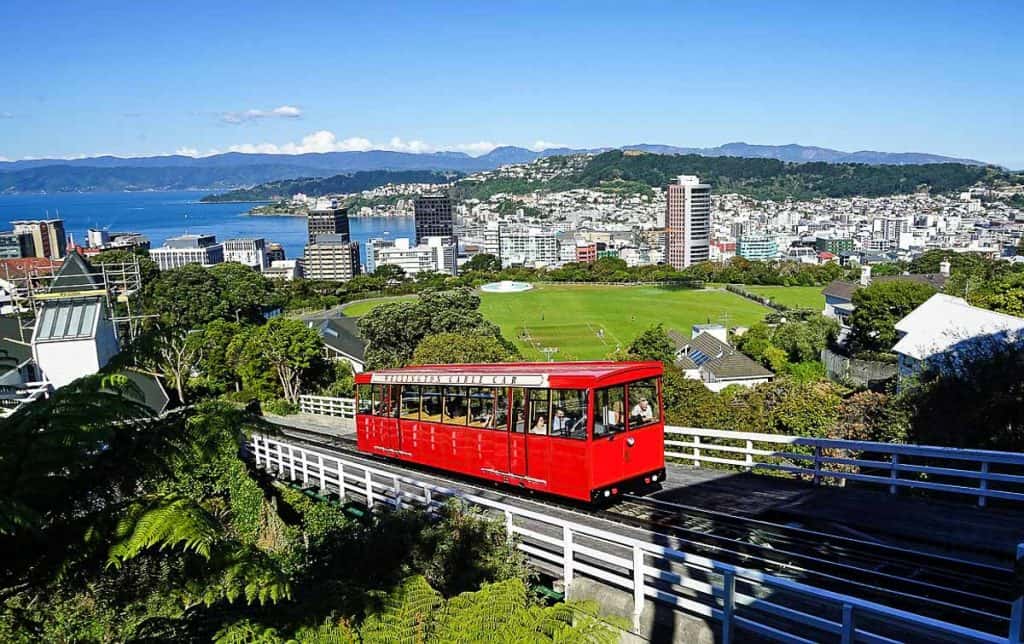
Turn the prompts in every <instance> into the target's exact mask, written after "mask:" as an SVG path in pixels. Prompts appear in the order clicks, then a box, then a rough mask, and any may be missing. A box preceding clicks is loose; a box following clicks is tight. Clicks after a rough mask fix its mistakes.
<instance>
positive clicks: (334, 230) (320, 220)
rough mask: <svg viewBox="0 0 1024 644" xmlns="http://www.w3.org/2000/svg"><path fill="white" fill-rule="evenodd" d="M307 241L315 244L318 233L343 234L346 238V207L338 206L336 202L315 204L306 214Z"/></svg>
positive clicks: (347, 233) (347, 232)
mask: <svg viewBox="0 0 1024 644" xmlns="http://www.w3.org/2000/svg"><path fill="white" fill-rule="evenodd" d="M306 227H307V232H308V235H309V243H310V244H315V243H316V240H317V238H318V237H319V236H320V235H344V237H345V239H348V236H349V230H348V208H339V207H338V205H337V202H331V204H330V205H328V206H319V205H318V206H317V207H315V208H313V209H311V210H310V211H309V214H308V215H307V216H306Z"/></svg>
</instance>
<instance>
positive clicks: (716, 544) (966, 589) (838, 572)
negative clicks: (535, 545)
mask: <svg viewBox="0 0 1024 644" xmlns="http://www.w3.org/2000/svg"><path fill="white" fill-rule="evenodd" d="M282 433H284V434H285V435H288V436H291V437H292V438H295V439H297V440H299V441H302V442H306V443H309V444H311V445H313V446H316V447H321V448H323V447H326V448H329V449H332V450H336V451H339V452H343V453H347V454H351V455H353V456H358V457H359V458H362V459H369V460H371V461H374V462H378V463H387V464H390V465H392V466H394V465H399V466H400V467H402V468H403V469H411V470H415V471H419V472H423V473H425V474H429V475H430V476H432V477H435V478H439V479H442V480H449V481H451V482H452V483H457V484H458V485H459V486H463V487H464V486H467V485H469V486H472V487H475V488H476V489H478V490H493V489H494V486H487V485H481V483H482V482H481V481H480V480H479V479H474V478H472V477H468V476H461V475H458V474H455V473H452V472H447V471H444V470H436V469H433V468H428V467H423V466H418V465H416V464H413V463H406V462H401V461H395V460H392V459H387V458H380V457H375V456H372V455H368V454H366V453H363V452H360V451H358V450H357V449H355V447H354V442H355V441H354V438H351V439H350V438H346V437H340V436H336V435H327V434H323V433H320V432H316V431H312V430H306V429H298V428H291V427H289V428H287V429H282ZM303 435H304V436H303ZM328 437H329V440H327V441H325V440H324V439H325V438H328ZM499 487H500V486H499ZM504 489H505V490H506V491H507V490H508V489H509V488H508V487H507V486H505V487H504ZM529 501H531V502H532V503H538V504H541V505H546V506H550V507H552V508H557V509H559V510H561V511H563V512H571V513H576V514H582V515H585V516H589V517H594V518H599V519H604V520H607V521H611V522H614V523H617V524H620V525H624V526H629V527H633V528H637V529H642V530H645V531H648V532H653V533H654V534H656V535H660V536H661V537H663V538H665V539H666V543H665V545H671V546H672V547H678V548H679V549H681V550H684V551H686V552H693V553H694V554H700V555H704V556H708V557H711V558H714V559H716V560H718V561H721V562H723V563H729V564H734V565H739V566H744V567H748V568H754V569H758V570H763V571H765V572H767V573H770V574H775V575H778V576H784V577H787V578H790V579H793V580H795V581H800V582H803V583H808V584H811V585H814V586H817V587H819V588H823V589H828V590H833V591H836V592H841V593H845V594H852V595H855V596H858V597H862V598H864V599H868V600H871V601H876V602H878V603H881V604H884V605H887V606H892V607H895V608H901V609H904V610H908V611H911V612H915V613H918V614H921V615H927V616H930V617H934V618H937V619H942V620H945V621H949V622H953V623H957V624H961V625H965V626H970V627H972V628H976V629H979V630H984V631H988V632H992V633H996V634H1003V633H1005V632H1006V630H1007V627H1008V624H1009V615H1010V609H1011V602H1012V601H1013V598H1014V597H1015V594H1014V593H1015V592H1019V590H1017V589H1016V587H1015V585H1014V581H1013V579H1014V577H1013V568H1012V565H1007V566H1005V567H1004V566H998V565H994V564H988V563H982V562H976V561H970V560H967V559H961V558H957V557H952V556H948V555H941V554H936V553H931V552H926V551H922V550H915V549H912V548H906V547H901V546H893V545H888V544H883V543H878V542H876V541H871V540H867V539H856V538H853V537H848V536H842V535H836V534H832V533H828V532H820V531H816V530H810V529H806V528H801V527H795V526H790V525H784V524H780V523H775V522H770V521H764V520H759V519H754V518H749V517H739V516H734V515H730V514H727V513H723V512H717V511H713V510H707V509H704V508H697V507H692V506H686V505H683V504H678V503H673V502H668V501H663V500H660V499H654V498H650V497H641V496H635V495H629V494H627V495H624V496H623V497H622V498H621V499H620V500H619V501H618V502H616V503H614V504H611V505H609V506H607V507H604V508H594V507H589V506H584V505H582V504H577V503H574V502H567V501H562V500H559V499H554V498H551V497H543V496H537V495H531V496H530V497H529Z"/></svg>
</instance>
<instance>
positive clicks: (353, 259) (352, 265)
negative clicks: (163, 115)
mask: <svg viewBox="0 0 1024 644" xmlns="http://www.w3.org/2000/svg"><path fill="white" fill-rule="evenodd" d="M303 272H304V273H305V275H306V277H307V278H308V279H311V280H330V281H334V282H347V281H348V280H350V279H352V278H353V277H355V276H356V275H358V274H359V242H350V241H349V240H348V234H344V235H341V234H338V235H326V234H317V236H316V243H313V244H309V245H308V246H306V253H305V261H304V262H303Z"/></svg>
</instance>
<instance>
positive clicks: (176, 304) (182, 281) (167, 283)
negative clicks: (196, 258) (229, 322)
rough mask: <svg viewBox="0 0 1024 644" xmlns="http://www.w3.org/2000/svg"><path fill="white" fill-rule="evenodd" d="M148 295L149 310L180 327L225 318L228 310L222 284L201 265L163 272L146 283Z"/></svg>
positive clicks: (192, 326) (170, 323)
mask: <svg viewBox="0 0 1024 644" xmlns="http://www.w3.org/2000/svg"><path fill="white" fill-rule="evenodd" d="M144 295H145V299H144V302H145V307H146V310H147V312H149V313H154V314H156V315H158V316H159V317H160V320H161V322H163V323H164V324H165V325H167V326H171V327H175V328H178V329H185V330H192V329H195V328H197V327H199V326H200V325H202V324H205V323H206V322H209V321H210V320H213V319H216V318H218V317H221V315H222V312H223V311H224V304H223V300H222V298H221V290H220V283H219V282H218V281H217V278H216V277H214V275H213V273H211V272H210V271H209V270H208V269H206V268H203V267H202V266H200V265H198V264H186V265H185V266H182V267H180V268H175V269H172V270H169V271H164V272H162V273H160V275H159V276H158V277H157V278H156V279H155V280H153V281H152V282H151V283H150V284H148V285H147V286H146V289H145V293H144Z"/></svg>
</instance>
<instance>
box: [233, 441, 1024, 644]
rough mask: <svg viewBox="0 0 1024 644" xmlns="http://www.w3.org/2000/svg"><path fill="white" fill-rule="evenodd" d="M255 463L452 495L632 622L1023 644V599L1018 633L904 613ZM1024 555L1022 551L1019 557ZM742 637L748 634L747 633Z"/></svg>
mask: <svg viewBox="0 0 1024 644" xmlns="http://www.w3.org/2000/svg"><path fill="white" fill-rule="evenodd" d="M253 453H254V456H255V461H256V465H257V467H261V468H263V469H265V470H268V471H270V472H273V473H274V474H275V475H276V476H278V477H280V478H285V479H290V480H292V481H296V482H298V483H300V484H301V485H303V486H305V487H311V488H313V489H317V490H319V491H320V492H321V493H322V494H331V493H333V494H337V495H338V496H339V497H341V499H346V498H351V497H352V496H353V495H356V496H358V500H359V501H361V502H365V503H366V504H367V505H368V506H370V507H373V506H376V505H386V506H391V507H394V508H402V507H407V506H417V507H422V508H425V509H427V510H428V511H431V512H433V511H436V510H437V509H438V508H439V507H440V506H441V504H442V503H444V502H445V501H446V500H447V499H450V498H459V499H461V500H462V501H463V502H465V503H468V504H471V505H474V506H477V507H479V508H482V509H484V510H485V511H487V512H489V513H492V514H493V515H494V516H496V517H501V518H503V520H504V523H505V526H506V530H507V532H508V536H509V538H510V539H515V540H516V546H517V548H518V549H519V550H520V551H522V552H523V553H524V554H525V555H526V556H527V557H528V558H529V559H530V560H531V561H532V562H533V563H535V564H538V565H541V566H544V567H547V568H551V567H552V566H553V567H555V568H556V569H557V570H559V571H560V573H561V575H562V578H563V580H564V582H565V585H566V594H567V595H570V594H571V589H572V584H573V581H574V579H576V578H577V577H578V576H585V577H589V578H591V579H594V580H597V581H598V582H600V583H603V584H606V585H609V586H613V587H616V588H620V589H624V590H626V591H629V592H631V593H632V595H633V606H634V611H633V614H634V628H637V627H638V625H639V621H640V615H641V612H642V610H643V607H644V605H645V602H646V601H648V600H650V601H652V602H655V603H661V604H663V605H667V606H668V607H671V608H672V609H674V610H681V611H684V612H686V613H689V614H691V615H696V616H699V617H701V618H703V619H705V620H707V621H709V622H714V623H718V624H720V626H721V633H722V635H721V641H722V642H725V643H727V644H728V643H730V642H735V641H743V639H745V638H744V636H743V634H752V635H759V636H762V637H767V638H769V639H773V640H777V641H782V642H800V643H806V642H812V641H822V640H834V641H838V642H843V643H844V644H846V643H851V642H886V643H891V642H897V641H905V640H912V641H939V640H942V641H953V642H1002V643H1008V644H1019V643H1020V641H1021V615H1022V614H1024V600H1018V601H1017V602H1015V603H1014V606H1013V615H1012V617H1011V627H1010V628H1011V631H1010V633H1011V634H1010V635H1008V636H998V635H994V634H991V633H985V632H982V631H978V630H975V629H971V628H967V627H963V626H959V625H956V624H951V623H948V622H943V621H940V620H936V619H932V618H929V617H925V616H922V615H917V614H914V613H910V612H907V611H902V610H897V609H893V608H889V607H887V606H883V605H880V604H877V603H874V602H869V601H864V600H861V599H858V598H856V597H852V596H849V595H843V594H840V593H835V592H831V591H827V590H823V589H819V588H815V587H813V586H808V585H806V584H801V583H798V582H794V581H791V580H788V579H784V578H781V577H775V576H772V575H766V574H763V573H760V572H757V571H755V570H750V569H746V568H740V567H737V566H732V565H728V564H724V563H721V562H717V561H714V560H712V559H708V558H706V557H701V556H696V555H693V554H689V553H686V552H683V551H680V550H676V549H673V548H669V547H665V546H661V545H657V544H653V543H648V542H646V541H641V540H638V539H635V538H632V537H628V536H625V535H621V534H616V533H614V532H610V531H608V530H603V529H600V528H596V527H593V526H589V525H584V524H582V523H577V522H575V521H570V520H566V519H561V518H556V517H553V516H548V515H546V514H543V513H539V512H533V511H530V510H526V509H523V508H519V507H516V506H514V505H509V504H505V503H501V502H498V501H494V500H491V499H486V498H483V497H479V496H475V495H471V494H466V493H463V492H461V491H459V490H455V489H452V488H446V487H440V486H437V485H433V484H431V483H428V482H425V481H422V480H417V479H415V478H412V477H410V476H408V475H405V474H402V473H399V472H397V471H390V470H387V469H383V468H382V467H380V466H377V465H375V464H370V463H368V462H366V461H362V460H356V459H352V458H349V457H345V456H339V455H336V454H330V453H327V452H326V451H320V450H316V449H310V448H307V447H303V446H300V445H296V444H292V443H289V442H287V441H282V440H279V439H276V438H271V437H267V436H262V435H254V436H253ZM1019 554H1020V555H1021V556H1024V549H1022V552H1021V553H1019ZM741 633H742V634H741Z"/></svg>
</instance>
